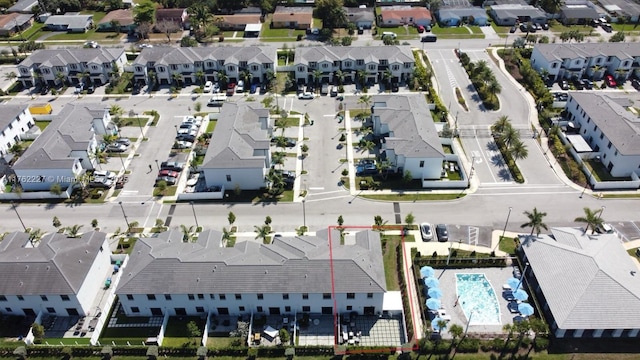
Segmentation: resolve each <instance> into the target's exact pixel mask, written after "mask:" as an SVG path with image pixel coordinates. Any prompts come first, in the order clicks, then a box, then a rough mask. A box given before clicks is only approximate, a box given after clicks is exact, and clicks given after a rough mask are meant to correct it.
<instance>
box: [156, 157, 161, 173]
mask: <svg viewBox="0 0 640 360" xmlns="http://www.w3.org/2000/svg"><path fill="white" fill-rule="evenodd" d="M156 167H157V168H158V171H160V165H158V159H156Z"/></svg>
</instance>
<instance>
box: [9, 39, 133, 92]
mask: <svg viewBox="0 0 640 360" xmlns="http://www.w3.org/2000/svg"><path fill="white" fill-rule="evenodd" d="M126 63H127V56H126V54H125V52H124V49H118V48H97V49H53V50H36V51H34V52H33V53H31V55H29V56H28V57H27V58H26V59H24V60H23V61H22V62H21V63H20V64H18V78H17V80H18V81H20V82H22V85H23V86H24V87H25V88H29V87H32V86H35V85H36V84H42V83H44V84H47V85H52V86H56V85H61V84H62V82H63V81H64V82H66V83H68V84H77V83H78V82H79V81H80V80H81V79H85V80H89V81H91V82H92V83H94V84H98V85H101V84H105V83H107V82H108V81H109V78H110V77H111V74H112V73H113V72H118V73H121V72H122V70H123V68H124V65H125V64H126Z"/></svg>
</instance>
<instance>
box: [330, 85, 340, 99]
mask: <svg viewBox="0 0 640 360" xmlns="http://www.w3.org/2000/svg"><path fill="white" fill-rule="evenodd" d="M329 95H331V96H332V97H336V96H338V88H337V87H335V86H332V87H331V90H330V91H329Z"/></svg>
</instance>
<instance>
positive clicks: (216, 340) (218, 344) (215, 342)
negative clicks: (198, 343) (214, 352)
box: [207, 336, 240, 358]
mask: <svg viewBox="0 0 640 360" xmlns="http://www.w3.org/2000/svg"><path fill="white" fill-rule="evenodd" d="M236 339H238V340H240V338H233V337H213V336H210V337H209V338H208V339H207V347H209V348H228V347H231V343H232V342H233V340H236ZM216 358H217V356H216Z"/></svg>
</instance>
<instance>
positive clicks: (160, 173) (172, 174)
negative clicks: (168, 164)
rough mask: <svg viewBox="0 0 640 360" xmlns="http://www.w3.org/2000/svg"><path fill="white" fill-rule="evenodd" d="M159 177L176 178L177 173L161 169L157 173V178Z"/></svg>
mask: <svg viewBox="0 0 640 360" xmlns="http://www.w3.org/2000/svg"><path fill="white" fill-rule="evenodd" d="M160 176H171V177H174V178H177V177H178V176H179V174H178V172H177V171H174V170H169V169H162V170H160V171H158V177H160Z"/></svg>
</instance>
